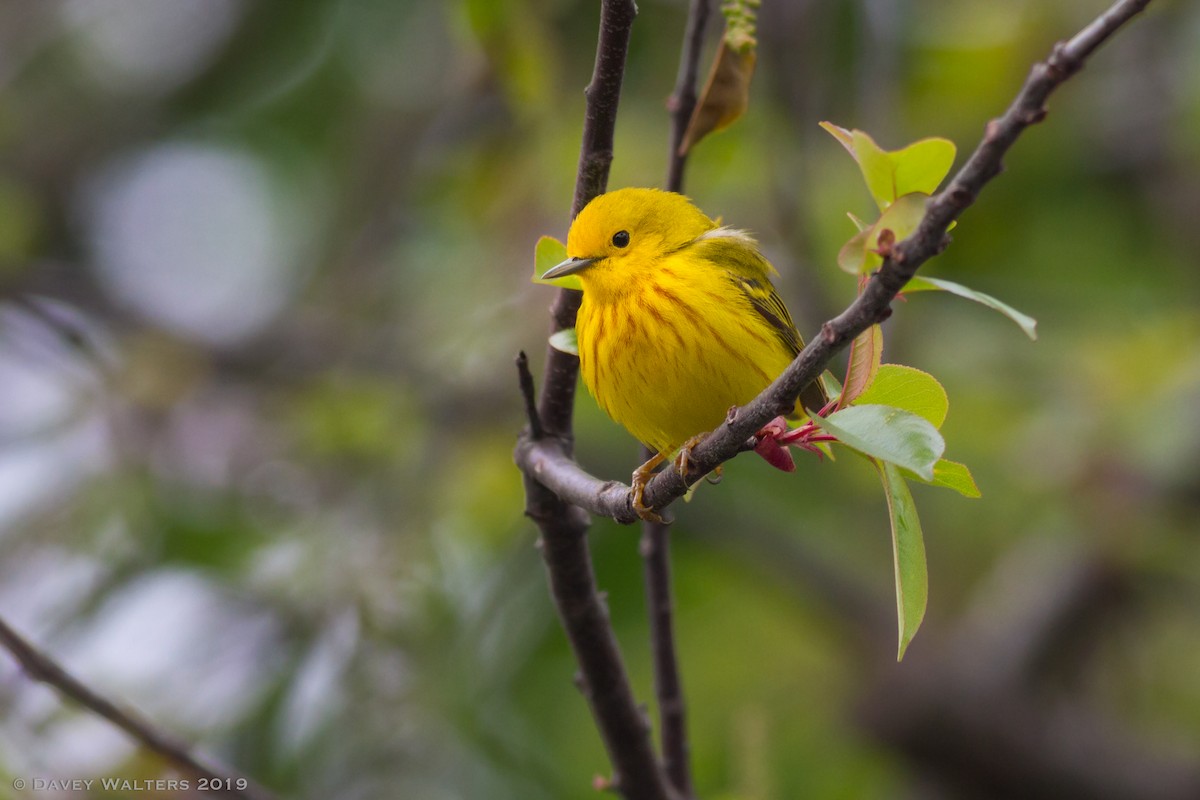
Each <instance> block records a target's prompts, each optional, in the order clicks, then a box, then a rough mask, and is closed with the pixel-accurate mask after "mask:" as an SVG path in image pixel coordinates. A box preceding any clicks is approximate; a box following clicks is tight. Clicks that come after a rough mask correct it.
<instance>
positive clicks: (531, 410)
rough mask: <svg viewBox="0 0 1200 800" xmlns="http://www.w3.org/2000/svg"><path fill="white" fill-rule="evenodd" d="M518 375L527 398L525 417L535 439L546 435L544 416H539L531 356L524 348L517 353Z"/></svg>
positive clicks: (531, 435) (522, 394) (530, 432)
mask: <svg viewBox="0 0 1200 800" xmlns="http://www.w3.org/2000/svg"><path fill="white" fill-rule="evenodd" d="M517 377H518V380H519V381H520V383H521V396H522V397H523V398H525V418H526V419H527V420H528V421H529V436H530V438H532V439H533V440H534V441H537V440H538V439H541V438H542V436H544V435H545V431H543V430H542V418H541V417H539V416H538V410H537V391H536V390H535V389H534V388H533V373H531V372H530V371H529V357H528V356H527V355H525V351H524V350H522V351H521V352H520V353H518V354H517Z"/></svg>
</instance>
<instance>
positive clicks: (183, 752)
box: [0, 619, 274, 800]
mask: <svg viewBox="0 0 1200 800" xmlns="http://www.w3.org/2000/svg"><path fill="white" fill-rule="evenodd" d="M0 644H2V645H3V646H4V647H5V648H6V649H7V650H8V651H9V652H10V653H12V655H13V657H14V658H15V659H16V660H17V662H18V663H19V664H20V665H21V666H22V667H23V668H24V670H25V672H26V673H27V674H28V675H29V677H30V678H32V679H33V680H35V681H40V682H42V683H45V684H48V685H49V686H53V687H54V688H55V689H57V690H58V691H59V692H61V693H62V694H63V695H65V696H66V697H69V698H70V699H71V700H74V701H75V702H76V703H79V704H80V705H81V706H83V707H84V708H86V709H88V710H89V711H92V712H93V713H95V714H97V715H99V716H101V717H103V718H104V719H106V720H108V721H109V722H111V723H112V724H113V725H116V726H117V727H118V728H120V729H121V730H123V731H125V733H127V734H129V736H130V737H132V738H133V739H134V740H135V741H137V742H138V743H139V744H141V745H142V746H143V747H145V748H146V749H147V750H150V751H151V752H153V753H157V754H158V755H159V756H162V758H163V759H165V760H166V761H167V762H169V763H170V764H172V765H174V766H175V767H177V768H178V769H180V770H182V771H183V772H185V773H187V774H189V775H193V776H195V777H197V778H206V779H209V780H211V781H212V782H213V785H214V789H217V791H218V792H219V793H220V794H224V795H227V796H229V797H237V798H241V800H274V795H272V794H271V793H270V792H268V791H267V790H266V789H264V788H263V787H261V786H259V785H258V784H257V783H255V782H254V781H252V780H250V779H249V778H247V777H246V776H244V775H239V774H238V773H236V772H233V771H232V770H229V769H227V768H225V767H222V766H218V765H216V764H214V763H212V762H211V761H205V760H201V759H200V757H199V756H197V755H195V754H193V753H192V752H191V750H190V748H189V747H188V746H187V744H185V743H184V742H182V741H180V740H179V739H176V738H175V737H173V736H171V735H170V734H168V733H165V732H164V731H162V730H160V729H158V728H157V727H155V726H154V725H153V724H152V723H151V722H149V721H147V720H146V719H145V718H143V717H142V716H140V715H138V714H137V713H135V712H133V711H130V710H127V709H124V708H121V707H120V706H119V705H117V703H116V702H114V701H112V700H109V699H108V698H106V697H103V696H101V695H100V694H98V693H97V692H95V691H94V690H92V689H90V688H89V687H88V686H86V685H85V684H84V683H83V682H82V681H80V680H79V679H78V678H76V677H74V676H73V675H71V674H70V673H69V672H67V671H66V670H65V669H64V668H63V667H62V666H61V665H60V664H59V663H58V662H56V661H55V660H54V659H52V658H51V657H50V656H48V655H46V654H45V653H43V652H42V651H41V650H39V649H38V648H37V647H35V646H34V645H33V644H31V643H30V642H29V641H28V640H26V639H25V638H24V637H22V636H21V635H20V634H19V633H17V632H16V631H15V630H13V629H12V628H11V627H10V626H9V624H8V623H7V622H5V621H4V620H3V619H0Z"/></svg>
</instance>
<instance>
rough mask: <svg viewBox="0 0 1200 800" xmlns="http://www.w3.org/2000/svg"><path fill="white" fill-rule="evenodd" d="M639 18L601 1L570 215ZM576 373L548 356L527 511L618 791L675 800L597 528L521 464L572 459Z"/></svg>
mask: <svg viewBox="0 0 1200 800" xmlns="http://www.w3.org/2000/svg"><path fill="white" fill-rule="evenodd" d="M636 15H637V7H636V6H635V5H634V2H633V0H604V1H603V2H602V4H601V7H600V36H599V42H598V43H597V47H596V65H595V70H594V71H593V74H592V80H591V83H589V84H588V87H587V91H586V95H587V105H586V112H585V117H584V126H583V142H582V145H581V147H580V153H579V170H578V173H577V175H576V182H575V199H574V203H573V204H572V209H571V216H572V217H574V216H575V215H576V214H578V213H579V211H580V209H582V208H583V207H584V206H585V205H586V204H587V202H588V201H589V200H591V198H593V197H595V196H596V195H597V194H600V193H601V192H603V191H604V188H605V186H606V185H607V183H608V169H609V165H610V164H611V163H612V149H613V129H614V127H615V125H616V114H617V105H618V102H619V100H620V96H621V82H622V78H623V76H624V73H625V56H626V53H627V52H628V48H629V37H630V32H631V30H632V27H633V20H634V17H635V16H636ZM579 300H580V293H579V292H577V291H572V290H567V289H563V290H560V291H559V293H558V296H557V298H556V299H555V302H554V306H553V307H552V309H551V316H552V330H553V331H558V330H562V329H563V328H569V327H571V326H573V325H574V324H575V314H576V312H577V311H578V310H579ZM578 374H579V359H578V358H576V357H575V356H572V355H568V354H566V353H563V352H561V351H559V350H556V349H554V348H552V347H550V348H548V349H547V353H546V371H545V374H544V380H543V382H542V394H541V400H540V402H539V403H538V409H537V413H536V414H535V415H533V416H531V417H530V421H531V427H530V429H529V431H528V432H527V433H526V434H523V435H522V436H521V437H520V438H519V439H518V443H517V460H518V462H519V463H522V470H523V472H524V477H525V481H524V483H525V513H526V514H527V515H528V516H530V517H531V518H532V519H533V520H534V521H535V522H536V523H537V525H538V528H539V529H540V531H541V539H540V541H539V545H540V547H541V551H542V558H543V560H544V561H545V563H546V570H547V573H548V575H549V582H550V591H551V595H552V596H553V598H554V604H555V607H556V608H557V610H558V614H559V617H560V619H561V620H562V623H563V628H564V629H565V630H566V633H567V638H568V640H569V641H570V643H571V648H572V650H573V651H574V653H575V658H576V661H578V663H579V669H580V676H581V679H582V680H581V688H582V689H583V692H584V694H585V696H586V697H587V700H588V704H589V705H590V707H591V710H592V716H593V718H594V719H595V721H596V727H597V728H598V729H599V731H600V737H601V739H602V740H603V742H604V746H605V749H606V750H607V751H608V757H609V760H610V761H611V762H612V765H613V771H614V775H613V780H612V785H613V786H614V788H616V789H617V790H618V791H620V792H621V794H622V795H624V796H625V798H626V800H674V798H675V793H674V792H673V791H672V790H671V786H670V783H669V781H668V779H667V776H666V773H665V772H664V771H663V768H662V765H661V763H660V762H659V760H658V757H657V755H656V754H655V752H654V743H653V740H652V739H651V735H650V724H649V721H648V719H647V718H646V716H645V714H644V713H643V711H642V709H641V708H640V707H639V706H638V703H637V700H636V698H635V697H634V694H633V688H632V686H631V685H630V681H629V676H628V674H627V672H626V670H625V665H624V663H623V661H622V658H621V652H620V649H619V647H618V645H617V640H616V636H615V635H614V633H613V629H612V624H611V622H610V620H609V617H608V609H607V608H606V606H605V603H604V599H603V597H602V596H601V594H600V591H599V589H598V587H597V584H596V576H595V573H594V571H593V569H592V561H591V553H590V552H589V550H588V543H587V529H588V526H589V524H590V520H589V519H588V516H587V514H586V513H585V512H584V511H583V509H581V508H578V507H575V506H572V505H569V504H568V503H569V501H565V498H562V497H561V496H558V495H556V494H555V493H554V492H552V491H550V490H549V489H547V488H546V486H545V483H544V481H543V477H544V476H543V474H542V473H541V471H540V469H539V468H538V465H536V464H531V463H529V462H528V461H526V460H525V459H524V457H523V454H525V453H528V452H529V451H530V450H531V449H536V448H537V447H538V446H539V445H541V444H547V445H549V449H550V451H551V452H556V453H558V454H560V455H562V456H563V457H565V458H566V459H567V460H568V461H569V460H570V454H571V449H572V445H573V434H572V417H573V413H574V404H575V385H576V382H577V379H578ZM522 383H523V384H524V376H522ZM535 417H536V418H537V419H540V420H541V427H542V431H543V434H544V435H543V436H542V438H540V439H538V438H536V437H534V435H533V427H532V420H533V419H534V418H535ZM615 485H616V486H618V487H619V486H620V484H615Z"/></svg>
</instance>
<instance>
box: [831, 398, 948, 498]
mask: <svg viewBox="0 0 1200 800" xmlns="http://www.w3.org/2000/svg"><path fill="white" fill-rule="evenodd" d="M813 421H814V422H816V423H817V425H819V426H820V427H821V428H822V429H824V430H825V431H827V432H828V433H832V434H833V435H834V436H836V437H837V438H838V441H840V442H841V443H842V444H844V445H846V446H847V447H851V448H853V449H855V450H857V451H859V452H860V453H863V454H864V455H868V456H871V457H873V458H878V459H880V460H882V461H890V462H892V463H893V464H896V465H898V466H901V467H904V468H905V469H907V470H910V471H912V472H915V473H916V474H917V475H919V476H921V477H922V478H924V479H925V480H928V481H931V480H933V465H934V464H936V463H937V460H938V459H939V458H941V457H942V453H943V452H945V450H946V442H945V440H943V439H942V435H941V434H940V433H938V431H937V428H935V427H933V425H931V424H930V423H929V420H927V419H925V418H924V417H921V416H919V415H917V414H914V413H912V412H911V411H905V410H904V409H901V408H893V407H891V406H880V405H856V406H850V407H849V408H843V409H842V410H841V411H835V412H834V413H832V414H830V415H829V416H828V417H824V418H822V417H816V418H815V419H814V420H813Z"/></svg>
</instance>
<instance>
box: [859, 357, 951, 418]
mask: <svg viewBox="0 0 1200 800" xmlns="http://www.w3.org/2000/svg"><path fill="white" fill-rule="evenodd" d="M856 402H857V403H859V404H861V405H868V404H874V405H883V406H894V407H896V408H902V409H904V410H905V411H911V412H912V413H914V414H916V415H917V416H920V417H924V418H925V419H927V420H929V423H930V424H931V425H933V427H935V428H941V427H942V423H943V422H945V421H946V413H947V412H948V411H949V410H950V399H949V398H948V397H947V396H946V389H945V388H944V387H943V386H942V384H940V383H938V380H937V378H935V377H933V376H932V375H930V374H929V373H928V372H922V371H921V370H919V369H917V368H915V367H906V366H904V365H903V364H884V365H882V366H881V367H879V370H878V372H877V373H876V375H875V381H874V382H873V383H872V384H871V385H870V386H868V387H867V389H866V391H864V392H863V393H862V394H860V395H859V397H858V400H857V401H856Z"/></svg>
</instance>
